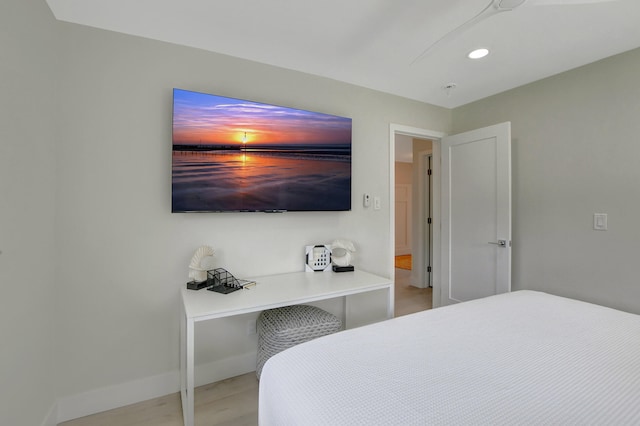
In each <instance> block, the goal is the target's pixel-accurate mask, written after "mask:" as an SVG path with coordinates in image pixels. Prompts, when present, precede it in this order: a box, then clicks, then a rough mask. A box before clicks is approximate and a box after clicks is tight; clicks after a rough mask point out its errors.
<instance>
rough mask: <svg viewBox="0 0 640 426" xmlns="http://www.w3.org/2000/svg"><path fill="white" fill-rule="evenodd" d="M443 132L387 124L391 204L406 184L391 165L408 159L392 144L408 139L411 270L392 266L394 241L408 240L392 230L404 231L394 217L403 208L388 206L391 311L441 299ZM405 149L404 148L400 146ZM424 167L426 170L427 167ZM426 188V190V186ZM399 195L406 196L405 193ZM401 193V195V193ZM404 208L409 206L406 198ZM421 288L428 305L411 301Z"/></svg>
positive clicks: (403, 311) (395, 249) (417, 307)
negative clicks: (393, 301)
mask: <svg viewBox="0 0 640 426" xmlns="http://www.w3.org/2000/svg"><path fill="white" fill-rule="evenodd" d="M443 136H444V133H441V132H436V131H431V130H426V129H418V128H413V127H407V126H401V125H393V124H392V125H391V126H390V136H389V140H390V170H391V173H390V193H391V197H390V203H389V205H390V206H396V200H398V199H399V198H400V197H397V195H398V194H397V193H398V192H399V191H403V190H406V187H404V188H403V187H402V185H407V182H406V180H405V181H400V179H406V178H402V177H400V176H399V175H398V177H397V175H396V168H397V166H398V164H399V163H402V162H407V161H409V160H407V157H406V156H405V155H404V154H402V150H398V149H397V148H398V145H401V144H407V140H409V141H410V150H411V160H410V161H411V163H412V164H411V168H412V172H411V176H412V177H411V180H410V186H411V189H410V191H411V197H410V203H411V224H410V227H409V228H410V238H411V243H410V247H411V248H410V254H411V266H410V267H411V269H410V270H406V269H402V268H396V267H395V266H396V262H395V260H396V259H395V255H396V254H397V253H398V248H399V246H398V245H397V243H402V244H405V246H406V244H407V242H406V239H407V238H406V236H405V235H397V234H398V233H399V232H402V231H406V228H407V225H406V224H402V225H400V224H399V223H397V222H396V217H397V216H398V214H402V212H403V209H396V208H391V211H390V218H391V219H390V230H391V251H390V252H391V253H392V254H393V259H392V270H393V271H394V277H395V285H396V306H397V309H396V311H397V312H396V316H398V315H403V314H406V313H411V312H410V311H411V310H424V309H428V308H430V307H437V306H439V305H440V304H439V301H440V287H439V276H440V270H439V267H438V264H439V259H440V254H439V250H440V232H439V224H440V218H439V214H438V212H439V199H440V195H439V158H440V139H441V138H442V137H443ZM404 150H405V151H406V150H407V148H406V147H405V148H404ZM397 160H400V161H397ZM430 162H431V167H430ZM398 168H406V165H402V164H400V165H399V166H398ZM429 169H430V170H431V174H429V172H428V170H429ZM405 173H406V171H405ZM397 181H398V182H397ZM429 187H430V188H429ZM429 189H431V190H430V191H429ZM400 195H401V197H405V195H406V194H400ZM402 199H403V200H404V198H402ZM403 202H404V201H403ZM405 208H408V207H407V206H406V203H405ZM401 219H402V218H401ZM429 219H430V220H429ZM429 222H430V223H429ZM402 244H400V245H402ZM420 292H422V293H428V294H429V299H430V300H429V303H428V305H426V304H421V303H418V304H416V303H414V302H415V301H414V300H413V295H416V294H419V293H420ZM418 297H421V296H418ZM420 306H422V307H420Z"/></svg>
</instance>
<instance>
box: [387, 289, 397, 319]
mask: <svg viewBox="0 0 640 426" xmlns="http://www.w3.org/2000/svg"><path fill="white" fill-rule="evenodd" d="M395 285H396V284H395V282H393V283H391V285H390V286H389V294H388V296H387V319H391V318H393V316H394V315H395V308H394V306H395V291H394V288H395Z"/></svg>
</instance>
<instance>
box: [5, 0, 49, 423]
mask: <svg viewBox="0 0 640 426" xmlns="http://www.w3.org/2000/svg"><path fill="white" fill-rule="evenodd" d="M55 47H56V28H55V26H54V22H53V20H52V19H51V12H50V11H49V9H48V7H47V6H46V4H45V3H44V2H43V1H40V0H36V1H33V0H3V1H2V2H1V3H0V52H2V53H1V54H0V76H1V78H0V93H1V95H0V424H2V425H12V426H21V425H24V426H33V425H40V424H43V421H45V420H43V419H45V418H47V419H49V420H55V419H54V413H51V412H50V409H51V408H52V407H53V405H54V402H55V393H54V386H53V385H54V362H53V361H54V359H55V353H54V337H53V335H54V332H55V327H54V321H55V314H56V310H55V306H54V291H55V290H54V281H55V267H54V258H55V251H56V250H55V245H54V225H53V223H54V212H55V211H54V205H55V201H54V196H55V189H56V188H55V146H54V130H55V128H54V125H53V115H52V111H53V108H54V90H55V80H56V77H57V67H56V59H55Z"/></svg>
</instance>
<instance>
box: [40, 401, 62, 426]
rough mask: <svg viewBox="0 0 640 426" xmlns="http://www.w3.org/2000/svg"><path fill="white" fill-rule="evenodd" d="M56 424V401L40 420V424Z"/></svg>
mask: <svg viewBox="0 0 640 426" xmlns="http://www.w3.org/2000/svg"><path fill="white" fill-rule="evenodd" d="M57 424H58V403H57V402H56V403H54V404H53V405H52V406H51V408H50V409H49V412H48V413H47V415H46V416H45V417H44V420H42V426H56V425H57Z"/></svg>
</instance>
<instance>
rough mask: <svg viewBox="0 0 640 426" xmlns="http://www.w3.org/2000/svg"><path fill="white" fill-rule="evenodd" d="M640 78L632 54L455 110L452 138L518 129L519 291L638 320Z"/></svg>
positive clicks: (636, 55)
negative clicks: (508, 125) (603, 220)
mask: <svg viewBox="0 0 640 426" xmlns="http://www.w3.org/2000/svg"><path fill="white" fill-rule="evenodd" d="M638 76H640V50H634V51H631V52H628V53H625V54H621V55H618V56H614V57H611V58H609V59H606V60H603V61H600V62H597V63H594V64H591V65H587V66H584V67H581V68H579V69H576V70H573V71H569V72H566V73H563V74H560V75H557V76H554V77H550V78H548V79H545V80H542V81H539V82H537V83H533V84H530V85H527V86H524V87H521V88H517V89H514V90H511V91H508V92H505V93H503V94H500V95H496V96H493V97H491V98H487V99H485V100H481V101H478V102H475V103H472V104H469V105H467V106H464V107H460V108H457V109H455V110H454V121H453V122H454V131H455V132H461V131H465V130H469V129H473V128H477V127H483V126H486V125H490V124H494V123H498V122H502V121H511V122H512V137H513V145H512V152H513V154H512V155H513V287H514V288H515V289H524V288H526V289H536V290H542V291H548V292H550V293H554V294H559V295H563V296H569V297H574V298H577V299H582V300H586V301H590V302H596V303H599V304H603V305H608V306H612V307H615V308H619V309H623V310H628V311H631V312H636V313H640V285H638V282H639V281H638V268H637V264H638V256H639V254H640V225H639V224H638V218H639V217H640V167H639V164H640V162H639V159H640V143H638V135H639V134H640V120H639V117H640V102H638V99H640V85H639V84H638V82H639V80H638ZM594 213H608V215H609V230H608V231H594V230H593V214H594Z"/></svg>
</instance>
